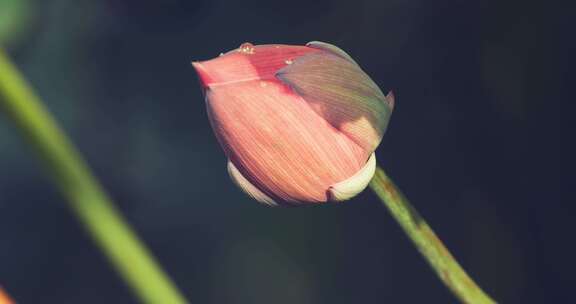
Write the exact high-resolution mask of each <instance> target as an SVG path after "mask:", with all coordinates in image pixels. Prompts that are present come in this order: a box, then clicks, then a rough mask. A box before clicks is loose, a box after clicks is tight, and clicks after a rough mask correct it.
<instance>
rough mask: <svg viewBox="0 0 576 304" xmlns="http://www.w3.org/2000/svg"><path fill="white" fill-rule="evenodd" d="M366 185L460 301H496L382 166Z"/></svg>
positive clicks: (479, 303) (472, 303) (477, 303)
mask: <svg viewBox="0 0 576 304" xmlns="http://www.w3.org/2000/svg"><path fill="white" fill-rule="evenodd" d="M370 188H372V190H374V192H376V194H377V195H378V197H379V198H380V199H381V200H382V202H383V203H384V205H385V206H386V207H387V208H388V210H389V211H390V213H391V214H392V216H393V217H394V218H395V219H396V221H397V222H398V224H400V226H401V227H402V229H404V232H406V234H407V235H408V237H409V238H410V240H411V241H412V243H413V244H414V246H416V248H417V249H418V251H420V253H421V254H422V256H423V257H424V259H426V261H427V262H428V264H429V265H430V266H431V267H432V269H433V270H434V271H435V272H436V274H437V275H438V277H439V278H440V280H442V282H443V283H444V285H446V287H448V289H450V291H452V293H453V294H454V295H455V296H456V297H457V298H458V299H459V300H460V301H461V302H462V303H467V304H490V303H496V302H495V301H494V300H492V299H491V298H490V296H488V295H487V294H486V293H485V292H484V291H482V289H480V287H479V286H478V285H477V284H476V283H475V282H474V281H473V280H472V279H471V278H470V276H468V274H467V273H466V272H465V271H464V269H462V267H461V266H460V264H458V262H457V261H456V259H454V257H453V256H452V254H450V252H449V251H448V249H446V247H445V246H444V244H443V243H442V241H440V239H439V238H438V237H437V236H436V234H435V233H434V231H432V229H431V228H430V226H428V224H427V223H426V221H424V219H423V218H422V217H421V216H420V214H418V211H416V209H414V207H413V206H412V205H411V204H410V202H409V201H408V200H407V199H406V198H405V197H404V195H403V194H402V193H401V192H400V190H399V189H398V187H396V185H395V184H394V182H392V180H391V179H390V178H389V177H388V176H387V175H386V173H385V172H384V170H382V168H377V169H376V174H375V175H374V178H373V179H372V181H371V182H370Z"/></svg>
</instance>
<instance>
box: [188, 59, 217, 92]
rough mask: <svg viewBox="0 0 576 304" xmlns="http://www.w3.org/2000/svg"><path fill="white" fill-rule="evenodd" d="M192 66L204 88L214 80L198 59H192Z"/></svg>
mask: <svg viewBox="0 0 576 304" xmlns="http://www.w3.org/2000/svg"><path fill="white" fill-rule="evenodd" d="M192 66H193V67H194V69H195V70H196V73H197V74H198V78H199V79H200V83H201V84H202V87H204V88H206V87H208V86H209V85H210V84H211V83H213V82H214V81H213V79H212V78H211V77H210V75H209V73H208V72H207V71H206V68H205V67H204V65H202V63H201V62H200V61H192Z"/></svg>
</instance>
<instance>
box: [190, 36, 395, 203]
mask: <svg viewBox="0 0 576 304" xmlns="http://www.w3.org/2000/svg"><path fill="white" fill-rule="evenodd" d="M193 65H194V68H195V69H196V71H197V72H198V75H199V77H200V81H201V83H202V85H203V87H204V90H205V95H206V103H207V107H208V114H209V118H210V122H211V124H212V127H213V129H214V132H215V134H216V137H217V138H218V140H219V142H220V144H221V145H222V147H223V149H224V151H225V153H226V155H227V156H228V172H229V174H230V176H231V178H232V180H233V181H234V182H235V183H236V184H237V185H238V186H239V187H240V188H241V189H242V190H244V191H245V192H246V193H248V194H249V195H251V196H252V197H254V198H255V199H256V200H258V201H260V202H262V203H266V204H269V205H284V206H293V205H300V204H306V203H322V202H327V201H342V200H346V199H349V198H351V197H353V196H355V195H356V194H358V193H359V192H361V191H362V190H364V188H365V187H366V186H367V185H368V183H369V182H370V179H371V178H372V176H373V174H374V171H375V167H376V159H375V156H374V150H375V149H376V147H377V146H378V144H379V143H380V141H381V139H382V135H383V134H384V131H385V129H386V126H387V124H388V120H389V118H390V114H391V112H392V108H393V106H394V97H393V96H392V95H391V94H389V95H388V96H384V94H382V91H380V89H379V88H378V86H377V85H376V84H375V83H374V82H373V81H372V80H371V79H370V77H368V75H366V73H364V71H362V69H361V68H360V67H359V66H358V64H357V63H356V62H355V61H354V60H353V59H352V58H351V57H350V56H348V54H346V53H345V52H344V51H342V50H340V49H339V48H337V47H335V46H333V45H330V44H326V43H322V42H310V43H308V44H307V45H306V46H292V45H258V46H253V45H251V44H249V43H245V44H243V45H241V46H240V48H238V49H235V50H232V51H230V52H228V53H226V54H222V55H221V56H220V57H217V58H214V59H212V60H208V61H202V62H194V63H193Z"/></svg>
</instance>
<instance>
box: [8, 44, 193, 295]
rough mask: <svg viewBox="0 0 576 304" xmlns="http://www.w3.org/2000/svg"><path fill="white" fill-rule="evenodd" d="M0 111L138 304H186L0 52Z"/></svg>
mask: <svg viewBox="0 0 576 304" xmlns="http://www.w3.org/2000/svg"><path fill="white" fill-rule="evenodd" d="M0 110H2V111H4V112H5V113H6V114H7V116H8V117H9V118H11V119H12V120H13V122H14V123H15V124H16V126H17V128H18V130H19V131H20V132H21V133H22V135H23V136H24V137H26V138H27V139H28V141H29V143H30V144H31V145H32V147H33V149H34V151H35V152H36V153H37V154H38V155H39V157H40V158H41V159H42V160H43V161H44V163H45V165H46V167H47V169H48V173H49V174H50V175H51V177H52V179H53V181H54V183H55V184H56V186H57V187H58V189H59V190H60V192H61V193H62V194H63V195H64V197H65V198H66V200H67V201H68V203H69V206H70V208H71V209H72V210H73V211H74V213H75V214H76V216H77V217H78V219H79V220H80V222H82V224H83V225H84V226H85V228H86V230H87V231H88V233H89V234H90V236H91V237H92V238H93V240H94V241H95V242H96V244H97V245H98V246H100V249H101V250H102V251H103V252H104V253H105V254H106V256H107V258H108V260H109V261H110V263H111V264H112V265H113V266H114V267H115V268H116V270H117V271H118V273H119V274H120V275H121V276H122V278H123V279H124V280H125V281H126V283H127V284H128V285H129V286H130V287H131V289H132V291H133V292H134V294H135V295H136V296H137V297H138V298H139V299H140V300H141V302H142V303H150V304H158V303H162V304H180V303H186V300H185V299H184V297H183V296H182V295H181V294H180V293H179V292H178V290H177V289H176V287H175V286H174V284H173V283H172V282H171V280H170V278H169V277H168V276H167V275H166V273H164V271H162V269H161V268H160V266H159V265H158V264H157V263H156V261H155V260H154V258H153V257H152V255H151V254H150V252H149V251H148V250H147V249H146V247H145V245H144V244H143V243H142V242H141V241H140V240H139V239H138V236H137V235H136V234H135V233H134V231H133V230H132V229H131V228H130V226H129V224H128V223H127V222H126V220H125V219H124V218H123V217H122V215H121V214H120V212H119V211H118V209H117V208H116V207H115V206H114V204H113V203H112V201H111V200H110V198H109V197H108V195H107V194H106V193H105V191H104V190H103V189H102V187H101V186H100V184H99V183H98V181H97V180H96V179H95V177H94V176H93V175H92V173H91V172H90V169H89V168H88V166H87V164H86V163H85V162H84V160H83V159H82V157H81V156H80V154H79V153H78V152H77V151H76V149H75V147H74V146H73V145H72V143H71V142H70V141H69V140H68V139H67V138H66V135H65V134H64V132H63V131H62V130H61V129H60V127H59V126H58V124H57V123H56V121H55V120H54V119H53V118H52V116H51V115H50V114H49V112H48V110H47V109H46V108H45V107H44V106H43V104H42V102H41V101H40V99H39V98H38V97H37V96H36V95H35V94H34V93H33V91H32V89H31V88H30V86H29V85H28V84H27V83H26V81H25V80H24V78H23V77H22V76H21V75H20V73H19V72H18V70H17V68H16V67H15V66H14V65H13V64H12V63H11V62H10V59H9V58H8V56H7V55H6V53H5V52H4V51H3V50H2V49H1V48H0Z"/></svg>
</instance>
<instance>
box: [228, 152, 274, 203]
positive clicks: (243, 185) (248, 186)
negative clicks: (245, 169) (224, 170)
mask: <svg viewBox="0 0 576 304" xmlns="http://www.w3.org/2000/svg"><path fill="white" fill-rule="evenodd" d="M228 174H229V175H230V178H231V179H232V181H233V182H234V183H235V184H236V185H237V186H238V187H239V188H240V189H241V190H242V191H244V192H245V193H246V194H248V195H249V196H250V197H252V198H254V199H255V200H257V201H258V202H260V203H262V204H265V205H268V206H278V203H276V202H275V201H274V200H273V199H271V198H270V197H269V196H268V195H266V194H265V193H264V192H262V191H260V189H258V188H256V186H254V185H252V183H250V182H249V181H248V180H247V179H246V178H245V177H244V176H243V175H242V173H240V171H239V170H238V168H236V166H234V164H233V163H232V162H231V161H230V160H228Z"/></svg>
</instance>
